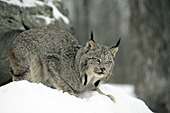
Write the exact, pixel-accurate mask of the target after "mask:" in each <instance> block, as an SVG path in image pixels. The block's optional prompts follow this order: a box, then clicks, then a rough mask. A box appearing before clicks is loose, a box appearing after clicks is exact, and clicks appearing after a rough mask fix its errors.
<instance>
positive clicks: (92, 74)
mask: <svg viewBox="0 0 170 113" xmlns="http://www.w3.org/2000/svg"><path fill="white" fill-rule="evenodd" d="M119 44H120V39H119V41H118V42H117V44H116V46H113V47H111V48H108V47H107V46H104V45H100V44H97V43H96V42H95V41H94V39H93V32H91V39H90V40H89V41H88V42H87V43H86V45H85V47H84V48H83V50H82V51H83V52H82V53H81V57H80V62H79V69H80V72H81V75H83V76H82V84H83V85H84V86H89V85H93V86H94V87H98V86H99V85H100V83H101V81H106V80H107V79H108V78H109V76H110V75H111V74H112V70H113V67H114V65H115V62H114V58H115V56H116V52H117V51H118V46H119Z"/></svg>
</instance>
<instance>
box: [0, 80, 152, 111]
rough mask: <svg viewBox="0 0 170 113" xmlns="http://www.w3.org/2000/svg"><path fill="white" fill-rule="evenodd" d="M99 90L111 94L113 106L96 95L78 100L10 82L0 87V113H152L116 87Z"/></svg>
mask: <svg viewBox="0 0 170 113" xmlns="http://www.w3.org/2000/svg"><path fill="white" fill-rule="evenodd" d="M124 87H125V86H124ZM100 89H101V90H102V91H103V92H105V93H108V94H112V95H113V96H114V97H115V99H116V103H114V102H112V101H111V100H110V98H108V97H106V96H103V95H101V94H99V93H97V92H96V91H86V92H84V93H81V94H79V95H80V97H81V98H77V97H74V96H71V95H70V94H68V93H63V92H62V91H58V90H56V89H51V88H49V87H47V86H44V85H43V84H37V83H30V82H28V81H18V82H11V83H9V84H7V85H4V86H1V87H0V113H152V111H151V110H149V109H148V107H147V106H146V105H145V103H144V102H143V101H141V100H139V99H137V98H134V97H132V96H129V95H128V94H127V93H126V92H124V91H122V90H121V89H120V88H118V87H115V85H110V84H102V85H101V87H100ZM127 89H129V88H127Z"/></svg>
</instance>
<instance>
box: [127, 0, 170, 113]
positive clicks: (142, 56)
mask: <svg viewBox="0 0 170 113" xmlns="http://www.w3.org/2000/svg"><path fill="white" fill-rule="evenodd" d="M129 4H130V7H131V9H130V10H131V19H130V26H131V30H130V31H131V35H132V36H131V40H132V41H133V43H134V44H135V45H134V48H135V49H133V50H132V51H133V52H134V57H133V58H132V62H133V67H134V69H133V70H134V71H133V75H137V76H136V93H137V95H138V96H139V98H141V99H143V100H144V101H145V102H146V104H147V105H149V106H150V108H151V109H152V110H153V111H156V112H159V113H168V112H170V47H168V44H169V43H170V37H169V36H170V0H162V1H161V0H138V1H137V0H129Z"/></svg>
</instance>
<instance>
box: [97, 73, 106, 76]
mask: <svg viewBox="0 0 170 113" xmlns="http://www.w3.org/2000/svg"><path fill="white" fill-rule="evenodd" d="M95 73H96V76H104V73H103V72H95Z"/></svg>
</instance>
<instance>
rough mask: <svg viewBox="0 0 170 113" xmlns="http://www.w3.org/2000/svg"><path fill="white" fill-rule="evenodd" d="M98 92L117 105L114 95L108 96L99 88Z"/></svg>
mask: <svg viewBox="0 0 170 113" xmlns="http://www.w3.org/2000/svg"><path fill="white" fill-rule="evenodd" d="M96 91H97V92H98V93H100V94H102V95H105V96H108V97H109V98H110V99H111V100H112V101H113V102H114V103H116V100H115V98H114V97H113V96H112V95H106V94H104V93H103V92H102V91H101V90H100V89H99V88H97V89H96Z"/></svg>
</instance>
